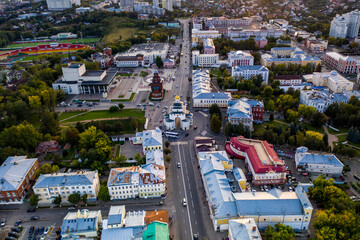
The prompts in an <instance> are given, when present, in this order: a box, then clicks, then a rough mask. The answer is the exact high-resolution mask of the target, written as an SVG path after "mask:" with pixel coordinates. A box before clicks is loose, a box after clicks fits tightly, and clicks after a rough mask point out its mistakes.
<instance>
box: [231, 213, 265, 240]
mask: <svg viewBox="0 0 360 240" xmlns="http://www.w3.org/2000/svg"><path fill="white" fill-rule="evenodd" d="M251 239H256V240H261V239H262V238H261V235H260V232H259V229H258V228H257V226H256V222H255V220H254V219H253V218H238V219H231V220H229V240H251Z"/></svg>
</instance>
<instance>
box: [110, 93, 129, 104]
mask: <svg viewBox="0 0 360 240" xmlns="http://www.w3.org/2000/svg"><path fill="white" fill-rule="evenodd" d="M134 97H135V93H131V96H130V98H129V99H124V96H122V95H120V96H119V98H118V99H111V102H131V101H132V100H133V99H134Z"/></svg>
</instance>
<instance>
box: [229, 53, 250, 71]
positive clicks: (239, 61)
mask: <svg viewBox="0 0 360 240" xmlns="http://www.w3.org/2000/svg"><path fill="white" fill-rule="evenodd" d="M228 61H229V67H235V66H252V65H254V57H253V56H252V55H251V54H250V53H247V52H244V51H231V52H230V53H229V54H228Z"/></svg>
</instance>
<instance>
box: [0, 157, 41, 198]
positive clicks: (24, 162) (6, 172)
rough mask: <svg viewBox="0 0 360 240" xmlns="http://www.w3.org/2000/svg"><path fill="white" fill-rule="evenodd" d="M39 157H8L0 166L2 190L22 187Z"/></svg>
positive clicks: (0, 188)
mask: <svg viewBox="0 0 360 240" xmlns="http://www.w3.org/2000/svg"><path fill="white" fill-rule="evenodd" d="M36 161H37V158H27V156H15V157H8V158H7V159H6V160H5V161H4V163H3V164H2V165H1V166H0V179H1V182H0V191H14V190H17V189H18V188H19V187H20V184H21V183H22V182H23V181H24V178H25V176H26V175H27V173H28V172H29V170H30V169H31V167H32V166H33V165H34V164H35V162H36Z"/></svg>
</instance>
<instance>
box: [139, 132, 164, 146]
mask: <svg viewBox="0 0 360 240" xmlns="http://www.w3.org/2000/svg"><path fill="white" fill-rule="evenodd" d="M142 145H143V147H151V146H159V145H161V146H162V133H161V130H160V129H159V128H156V129H155V130H147V131H145V132H144V134H143V144H142Z"/></svg>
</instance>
